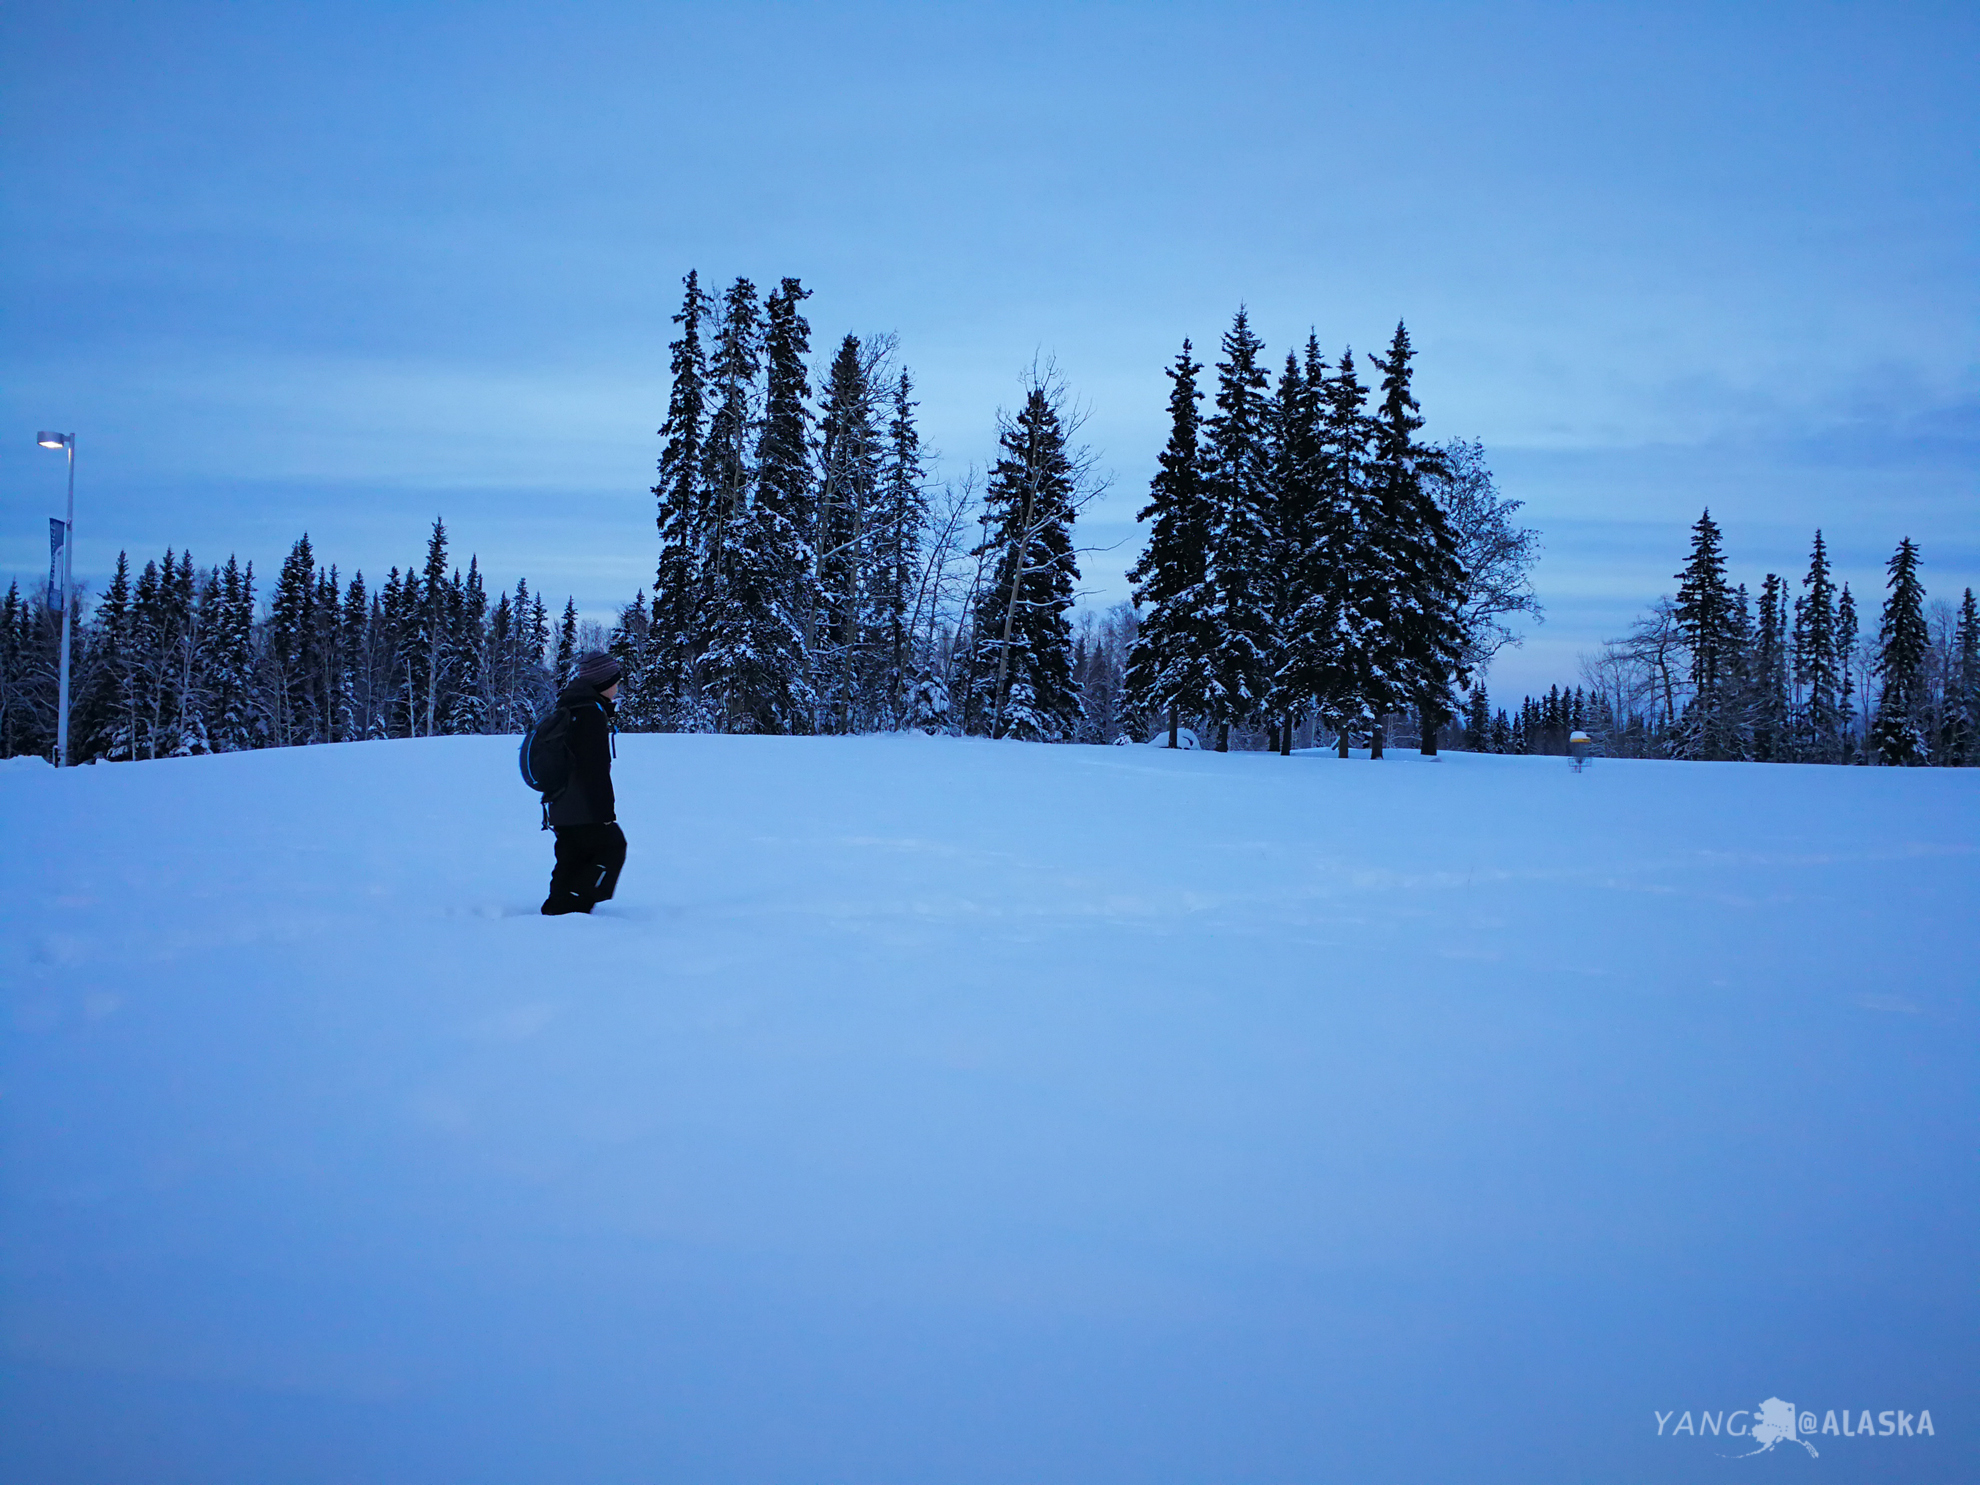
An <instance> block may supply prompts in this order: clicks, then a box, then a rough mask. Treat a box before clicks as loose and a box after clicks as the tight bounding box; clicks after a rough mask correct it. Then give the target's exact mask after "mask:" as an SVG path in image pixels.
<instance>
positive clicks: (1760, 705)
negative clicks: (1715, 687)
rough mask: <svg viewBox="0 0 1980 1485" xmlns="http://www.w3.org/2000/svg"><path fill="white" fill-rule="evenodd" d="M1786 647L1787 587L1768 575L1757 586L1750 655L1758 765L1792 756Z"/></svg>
mask: <svg viewBox="0 0 1980 1485" xmlns="http://www.w3.org/2000/svg"><path fill="white" fill-rule="evenodd" d="M1787 645H1788V640H1787V584H1786V583H1785V582H1784V581H1783V580H1782V579H1781V578H1779V577H1777V576H1776V575H1775V574H1773V573H1771V572H1770V573H1768V574H1767V578H1766V581H1765V582H1763V583H1762V584H1761V585H1760V625H1759V631H1758V634H1757V636H1756V646H1755V656H1754V684H1755V705H1754V715H1753V755H1754V757H1756V758H1758V759H1759V760H1760V761H1761V762H1762V763H1786V762H1788V761H1790V760H1791V759H1792V758H1793V756H1794V748H1793V742H1792V738H1791V734H1790V728H1789V715H1790V706H1789V696H1788V658H1787Z"/></svg>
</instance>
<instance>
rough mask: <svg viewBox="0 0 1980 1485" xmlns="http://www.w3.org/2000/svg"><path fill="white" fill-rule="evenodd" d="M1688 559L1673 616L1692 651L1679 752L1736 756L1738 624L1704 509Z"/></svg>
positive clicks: (1716, 539)
mask: <svg viewBox="0 0 1980 1485" xmlns="http://www.w3.org/2000/svg"><path fill="white" fill-rule="evenodd" d="M1691 531H1692V540H1691V558H1690V560H1689V561H1688V562H1687V563H1686V564H1685V567H1684V570H1683V571H1682V572H1680V573H1678V574H1677V576H1678V578H1679V580H1680V586H1679V588H1678V602H1677V618H1678V623H1679V624H1680V626H1682V628H1683V631H1684V637H1685V644H1686V647H1687V648H1688V649H1689V651H1690V654H1691V689H1692V698H1691V704H1690V705H1689V706H1688V707H1687V708H1686V709H1685V712H1686V714H1685V717H1684V720H1683V727H1684V732H1683V737H1682V740H1681V742H1680V748H1681V749H1682V752H1683V756H1687V757H1693V758H1730V757H1733V756H1735V738H1734V728H1735V721H1736V719H1735V715H1734V713H1735V708H1736V706H1737V703H1738V697H1737V694H1736V690H1735V678H1736V675H1737V670H1738V629H1739V624H1738V620H1737V618H1736V616H1735V612H1734V596H1733V590H1732V588H1731V586H1730V585H1729V584H1728V583H1727V582H1726V559H1725V551H1724V547H1723V545H1722V543H1721V540H1720V536H1719V527H1718V524H1717V523H1716V522H1714V521H1713V519H1712V512H1711V511H1710V510H1707V511H1706V512H1705V513H1704V514H1703V515H1701V516H1700V517H1699V518H1698V522H1697V524H1696V525H1694V526H1693V527H1692V528H1691Z"/></svg>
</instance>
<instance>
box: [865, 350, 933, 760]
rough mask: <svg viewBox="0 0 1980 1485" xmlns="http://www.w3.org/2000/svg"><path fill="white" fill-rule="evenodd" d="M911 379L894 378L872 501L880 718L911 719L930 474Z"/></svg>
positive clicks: (872, 624)
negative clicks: (914, 614) (915, 618)
mask: <svg viewBox="0 0 1980 1485" xmlns="http://www.w3.org/2000/svg"><path fill="white" fill-rule="evenodd" d="M913 391H914V384H913V383H912V382H911V381H910V380H909V379H908V373H907V370H906V368H903V369H902V371H901V375H900V380H899V381H898V382H896V383H895V385H894V407H893V416H892V417H891V418H889V419H888V422H887V443H886V450H885V453H884V455H883V459H882V464H881V471H880V487H879V491H878V497H877V502H876V506H875V512H874V514H875V516H876V518H877V521H876V524H875V527H874V532H873V540H872V544H871V559H870V562H869V564H868V565H869V571H870V573H871V579H870V581H869V583H868V601H867V613H866V622H867V628H868V631H869V632H868V639H867V647H868V649H869V650H870V651H871V652H872V653H873V654H874V655H876V656H878V657H880V659H881V661H882V665H881V672H880V677H879V691H880V701H881V706H882V715H881V718H880V721H881V725H883V726H885V727H888V728H890V729H897V728H901V727H905V726H906V725H908V720H909V709H910V708H909V698H910V693H911V692H912V690H913V688H914V685H915V683H916V682H917V680H918V679H919V677H918V676H917V675H916V674H915V670H914V659H913V654H912V644H911V640H912V636H911V635H910V634H909V632H908V631H909V627H910V624H911V622H912V621H911V611H912V609H913V607H914V599H915V578H916V573H917V564H916V557H917V555H918V554H919V552H920V550H921V537H922V532H923V530H924V529H925V528H926V527H927V524H928V495H927V491H926V489H925V481H926V479H927V476H926V474H925V472H924V471H923V468H922V456H921V434H920V432H919V431H918V430H917V429H916V427H915V422H914V409H915V408H916V406H917V405H918V404H917V403H916V402H915V401H914V398H913Z"/></svg>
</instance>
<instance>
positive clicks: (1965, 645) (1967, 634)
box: [1946, 588, 1980, 768]
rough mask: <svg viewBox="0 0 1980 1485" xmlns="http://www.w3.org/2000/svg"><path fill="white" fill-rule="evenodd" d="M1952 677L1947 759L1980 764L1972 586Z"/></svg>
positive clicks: (1956, 637)
mask: <svg viewBox="0 0 1980 1485" xmlns="http://www.w3.org/2000/svg"><path fill="white" fill-rule="evenodd" d="M1951 680H1952V685H1951V687H1950V688H1949V689H1950V690H1951V692H1952V695H1951V697H1950V699H1949V704H1948V706H1947V712H1948V714H1949V720H1950V728H1949V731H1950V734H1951V735H1950V737H1949V739H1948V741H1947V747H1946V761H1947V762H1948V763H1950V764H1951V765H1952V766H1953V767H1955V768H1971V767H1973V766H1974V765H1976V764H1980V611H1976V610H1975V608H1974V605H1973V590H1972V589H1971V588H1968V589H1967V590H1966V594H1965V597H1964V598H1963V599H1962V600H1961V602H1960V606H1959V627H1958V628H1957V629H1956V630H1955V631H1954V633H1953V666H1952V677H1951Z"/></svg>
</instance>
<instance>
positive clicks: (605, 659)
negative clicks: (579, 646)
mask: <svg viewBox="0 0 1980 1485" xmlns="http://www.w3.org/2000/svg"><path fill="white" fill-rule="evenodd" d="M624 674H625V667H624V666H623V665H621V664H619V662H618V661H617V660H614V659H613V658H612V657H611V656H610V655H608V654H606V653H605V652H604V651H603V650H593V651H592V652H591V653H590V654H588V655H580V656H578V663H577V678H578V679H579V680H581V681H583V682H584V683H585V684H586V685H587V686H590V687H592V688H593V689H594V690H598V691H603V690H604V689H605V688H606V687H607V686H609V685H611V684H612V682H614V681H616V680H617V679H618V678H619V677H620V676H622V675H624Z"/></svg>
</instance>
